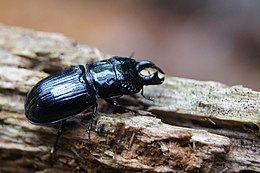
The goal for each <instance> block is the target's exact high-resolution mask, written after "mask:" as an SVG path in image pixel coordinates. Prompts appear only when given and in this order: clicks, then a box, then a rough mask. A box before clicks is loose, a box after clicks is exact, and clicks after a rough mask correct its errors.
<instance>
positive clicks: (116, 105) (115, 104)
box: [105, 99, 138, 114]
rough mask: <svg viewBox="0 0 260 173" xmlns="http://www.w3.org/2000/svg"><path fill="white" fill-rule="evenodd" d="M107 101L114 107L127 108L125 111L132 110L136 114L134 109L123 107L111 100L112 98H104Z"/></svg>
mask: <svg viewBox="0 0 260 173" xmlns="http://www.w3.org/2000/svg"><path fill="white" fill-rule="evenodd" d="M105 100H106V102H107V103H109V104H111V105H112V106H114V107H117V108H120V109H123V110H127V111H130V112H133V113H135V114H137V113H138V112H137V111H135V110H132V109H129V108H127V107H124V106H122V105H120V104H118V103H117V102H116V101H114V100H112V99H105Z"/></svg>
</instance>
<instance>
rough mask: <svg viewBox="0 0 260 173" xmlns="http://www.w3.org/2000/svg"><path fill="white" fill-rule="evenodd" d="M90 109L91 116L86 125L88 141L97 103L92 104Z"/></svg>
mask: <svg viewBox="0 0 260 173" xmlns="http://www.w3.org/2000/svg"><path fill="white" fill-rule="evenodd" d="M92 109H93V113H92V116H91V118H90V120H89V123H88V139H89V141H90V130H91V129H92V125H93V122H94V120H95V117H96V114H97V103H96V102H95V103H94V104H93V107H92Z"/></svg>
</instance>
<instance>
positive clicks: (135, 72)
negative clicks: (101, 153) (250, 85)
mask: <svg viewBox="0 0 260 173" xmlns="http://www.w3.org/2000/svg"><path fill="white" fill-rule="evenodd" d="M163 81H164V73H163V71H162V70H161V69H160V68H158V67H157V66H156V65H155V64H154V63H152V62H151V61H147V60H142V61H135V60H134V59H132V58H126V57H118V56H114V57H112V58H110V59H106V60H102V61H97V62H94V63H90V64H86V65H85V66H83V65H76V66H72V67H70V68H68V69H65V70H63V71H61V72H58V73H56V74H53V75H50V76H49V77H47V78H45V79H43V80H41V81H40V82H39V83H37V84H36V85H35V86H34V87H33V88H32V90H31V91H30V92H29V93H28V95H27V98H26V101H25V115H26V117H27V118H28V120H29V121H30V122H31V123H32V124H37V125H48V124H54V123H58V122H61V123H60V127H59V131H58V135H57V138H56V141H55V144H54V147H53V149H55V148H56V145H57V142H58V139H59V137H60V135H61V133H62V129H63V127H64V124H65V122H66V119H67V118H69V117H70V116H73V115H76V114H78V113H80V112H82V111H83V110H85V109H87V108H88V107H90V106H93V115H92V118H91V119H90V122H89V126H88V132H89V131H90V130H91V128H92V123H93V120H94V118H95V114H96V111H97V103H96V99H97V98H102V99H105V100H106V101H107V102H108V103H110V104H112V105H113V106H117V107H120V108H123V109H127V110H130V109H128V108H125V107H122V106H120V105H118V104H117V102H115V101H114V100H113V99H116V98H119V97H121V96H122V95H131V94H135V93H138V92H139V91H141V90H142V92H141V94H142V96H143V97H144V95H143V86H144V85H157V84H162V83H163ZM130 111H131V110H130Z"/></svg>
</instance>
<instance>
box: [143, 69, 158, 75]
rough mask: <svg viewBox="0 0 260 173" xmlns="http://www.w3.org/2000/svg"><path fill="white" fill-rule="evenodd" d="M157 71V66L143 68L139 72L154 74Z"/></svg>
mask: <svg viewBox="0 0 260 173" xmlns="http://www.w3.org/2000/svg"><path fill="white" fill-rule="evenodd" d="M156 71H157V69H155V68H151V67H147V68H145V69H143V70H141V71H140V72H139V73H140V74H141V75H143V76H150V75H151V74H154V73H155V72H156Z"/></svg>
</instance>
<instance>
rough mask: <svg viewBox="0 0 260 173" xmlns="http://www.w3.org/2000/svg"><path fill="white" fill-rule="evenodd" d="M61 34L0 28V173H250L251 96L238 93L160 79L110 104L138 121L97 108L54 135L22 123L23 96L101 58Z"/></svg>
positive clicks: (257, 163)
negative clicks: (48, 79)
mask: <svg viewBox="0 0 260 173" xmlns="http://www.w3.org/2000/svg"><path fill="white" fill-rule="evenodd" d="M108 57H109V55H107V54H104V53H102V52H100V51H99V50H98V49H96V48H90V47H88V46H85V45H81V44H79V43H77V42H76V41H74V40H72V39H69V38H67V37H65V36H63V35H61V34H57V33H47V32H39V31H34V30H29V29H23V28H18V27H11V26H6V25H4V24H0V172H26V173H27V172H97V171H99V172H115V171H117V172H247V171H255V172H260V141H259V127H260V93H259V92H256V91H252V90H251V89H248V88H244V87H242V86H232V87H229V86H226V85H224V84H221V83H218V82H213V81H206V82H204V81H196V80H191V79H184V78H178V77H170V76H167V78H166V81H165V83H164V84H163V85H160V86H148V87H145V90H144V94H145V95H146V96H147V97H152V98H154V99H155V101H154V102H151V101H149V100H146V99H144V98H143V97H141V96H140V95H139V94H137V95H134V96H127V97H123V98H122V99H120V100H119V102H120V103H121V104H123V105H126V106H128V107H129V108H131V109H134V110H138V111H139V113H138V114H135V115H134V114H132V113H129V112H126V113H120V110H115V109H113V108H111V107H110V106H108V105H107V104H106V103H104V102H103V101H102V100H100V101H99V102H98V104H99V107H98V115H97V118H96V119H95V122H94V127H93V130H92V131H91V140H90V141H89V140H88V135H87V133H86V129H87V123H88V119H89V117H90V116H91V109H87V110H86V111H85V112H83V113H81V114H79V115H77V116H75V117H73V118H71V119H70V120H69V122H68V123H67V124H66V128H65V132H64V133H63V135H62V137H61V139H60V141H59V145H58V150H57V153H56V158H52V155H51V154H50V149H51V147H52V145H53V142H54V140H55V137H56V133H57V127H56V126H54V127H46V126H36V125H32V124H30V123H29V122H28V121H27V120H26V118H25V116H24V114H23V104H24V100H25V97H26V93H27V92H28V91H29V90H30V89H31V88H32V87H33V85H35V84H36V83H37V82H38V81H39V80H41V79H42V78H44V77H46V76H48V75H49V74H52V73H55V72H57V71H60V70H62V69H64V68H66V67H69V66H70V65H74V64H86V63H89V62H93V61H97V60H101V59H104V58H108Z"/></svg>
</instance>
